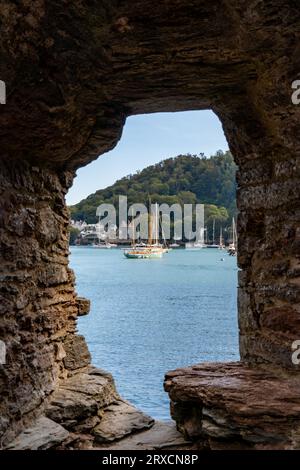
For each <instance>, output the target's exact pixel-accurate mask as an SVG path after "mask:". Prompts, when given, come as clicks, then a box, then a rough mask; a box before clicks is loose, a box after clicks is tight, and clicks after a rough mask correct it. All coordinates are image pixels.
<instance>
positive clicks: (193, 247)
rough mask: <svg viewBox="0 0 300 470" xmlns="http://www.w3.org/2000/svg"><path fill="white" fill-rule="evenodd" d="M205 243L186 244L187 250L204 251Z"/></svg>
mask: <svg viewBox="0 0 300 470" xmlns="http://www.w3.org/2000/svg"><path fill="white" fill-rule="evenodd" d="M203 246H204V245H203V243H201V242H195V243H190V242H189V243H186V244H185V249H186V250H202V248H203Z"/></svg>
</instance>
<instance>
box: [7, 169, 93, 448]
mask: <svg viewBox="0 0 300 470" xmlns="http://www.w3.org/2000/svg"><path fill="white" fill-rule="evenodd" d="M71 181H72V174H71V173H62V172H61V173H54V172H53V171H49V170H45V169H40V168H38V167H32V166H30V165H29V164H27V163H25V162H24V163H18V164H16V163H12V162H3V161H2V162H1V204H0V231H1V232H0V245H1V288H0V289H1V290H0V296H1V297H0V299H1V300H0V313H1V316H0V337H1V338H3V339H4V341H5V344H6V348H7V354H6V364H5V365H1V366H0V367H1V369H0V371H1V376H0V377H1V382H0V384H1V385H0V393H1V403H0V410H1V411H0V416H1V428H0V434H1V443H2V444H5V443H6V442H7V441H10V440H11V438H12V436H13V435H14V433H15V432H17V431H18V430H20V429H22V428H23V427H24V426H26V425H27V424H28V423H30V422H31V421H32V419H33V417H34V415H36V414H39V413H40V412H41V411H42V408H43V406H44V404H45V403H44V402H45V400H47V398H48V397H49V396H50V394H51V393H52V392H53V391H54V390H55V388H56V387H57V385H58V382H59V379H61V378H64V377H66V375H67V371H68V370H69V371H73V370H74V369H78V368H80V367H84V366H85V365H87V364H88V363H89V362H90V355H89V353H88V350H87V347H86V345H85V342H84V339H83V338H82V337H79V336H75V335H74V333H75V330H76V317H77V312H78V309H77V303H76V295H75V293H74V274H73V272H72V271H71V270H70V269H69V267H68V224H69V217H68V211H67V209H66V206H65V200H64V196H65V194H66V191H67V188H68V186H69V185H70V183H71Z"/></svg>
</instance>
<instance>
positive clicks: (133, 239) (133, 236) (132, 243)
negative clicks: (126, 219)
mask: <svg viewBox="0 0 300 470" xmlns="http://www.w3.org/2000/svg"><path fill="white" fill-rule="evenodd" d="M131 216H132V239H131V245H132V246H134V245H135V226H134V217H133V209H132V211H131Z"/></svg>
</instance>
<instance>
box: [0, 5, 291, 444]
mask: <svg viewBox="0 0 300 470" xmlns="http://www.w3.org/2000/svg"><path fill="white" fill-rule="evenodd" d="M299 24H300V13H299V11H298V9H297V6H296V4H295V2H293V1H292V0H276V1H274V2H262V1H259V0H255V1H254V0H253V1H250V2H249V1H242V2H241V1H237V0H223V1H221V2H220V1H209V2H208V1H206V0H202V1H199V2H192V1H188V0H186V1H177V0H165V1H163V2H157V5H154V4H153V1H151V2H150V1H149V0H139V1H137V2H120V1H118V0H113V1H111V0H110V1H108V0H107V1H103V2H101V3H100V2H96V1H95V2H90V3H89V6H85V5H84V4H82V2H80V1H79V0H78V1H73V2H66V5H61V4H57V3H56V2H47V1H42V0H41V1H38V2H35V4H34V5H33V4H32V5H31V4H29V3H28V2H27V1H25V0H24V1H23V2H21V3H19V2H18V3H17V2H14V1H9V0H3V1H2V25H1V63H0V79H1V80H4V81H5V83H6V90H7V104H5V105H1V109H0V136H1V163H0V165H1V175H0V178H1V186H0V187H1V210H0V229H1V238H0V243H1V268H2V269H1V271H2V273H1V290H0V295H1V302H0V312H1V330H0V331H1V339H3V340H4V341H5V343H6V346H7V364H6V365H5V366H2V367H1V389H0V390H1V405H0V409H1V422H0V433H1V435H2V441H3V443H4V444H5V443H7V442H9V441H10V440H11V438H12V437H13V436H14V435H15V434H16V433H18V432H19V431H20V430H21V429H23V428H24V427H25V426H27V425H29V424H31V423H32V421H33V419H34V418H35V417H36V416H37V415H38V414H40V413H43V410H44V408H45V406H46V404H47V401H48V400H49V397H50V396H51V394H52V393H53V391H54V390H55V389H57V387H58V384H59V382H60V381H61V380H64V379H65V378H66V377H67V376H70V375H73V374H74V373H76V371H82V370H83V369H84V368H85V367H87V366H88V364H89V353H88V351H87V348H86V346H85V342H84V339H83V338H81V337H79V336H77V335H76V317H77V315H78V312H79V311H80V308H79V301H78V299H77V297H76V294H75V292H74V276H73V273H72V272H71V271H70V269H69V268H68V243H67V238H68V237H67V228H68V214H67V210H66V206H65V201H64V196H65V194H66V191H67V189H68V188H69V187H70V185H71V184H72V179H73V177H74V172H75V171H76V169H77V168H78V167H80V166H82V165H84V164H86V163H88V162H90V161H91V160H93V159H95V158H96V157H97V156H98V155H99V154H101V153H103V152H105V151H107V150H108V149H110V148H112V147H113V146H114V145H115V144H116V142H117V141H118V139H119V138H120V135H121V132H122V126H123V124H124V122H125V119H126V117H127V116H129V115H132V114H138V113H146V112H157V111H178V110H191V109H208V108H211V109H213V110H214V111H215V113H216V114H217V115H218V116H219V118H220V119H221V121H222V123H223V127H224V131H225V134H226V137H227V140H228V142H229V146H230V149H231V151H232V153H233V154H234V155H235V158H236V161H237V163H238V165H239V174H238V185H239V189H238V207H239V212H240V214H239V221H238V231H239V260H238V262H239V266H240V268H241V269H242V272H241V273H240V279H239V291H240V294H239V327H240V348H241V357H242V361H243V363H242V364H239V365H237V366H235V365H232V366H224V365H215V366H211V367H210V366H203V369H201V368H200V372H199V371H198V372H197V374H198V378H197V380H198V382H199V387H200V385H201V384H202V385H203V390H206V391H207V390H208V393H209V396H210V398H209V400H208V399H207V398H205V396H204V395H205V393H206V392H205V391H203V390H202V389H201V387H200V388H199V393H198V395H197V397H198V398H197V397H195V396H193V395H191V396H190V400H191V403H195V401H197V400H199V403H200V405H199V409H200V410H202V407H203V406H204V407H205V408H206V409H207V404H208V402H209V403H210V404H211V403H213V406H212V410H213V409H214V408H217V403H215V404H214V399H213V397H214V391H215V393H216V394H217V395H218V394H220V393H221V394H222V395H223V394H224V393H225V391H224V389H223V388H220V387H219V385H218V384H217V383H216V376H217V377H219V378H221V379H222V378H223V380H225V379H226V380H230V384H231V385H230V389H231V390H233V392H232V393H233V395H232V396H230V397H229V398H228V400H230V401H231V402H232V400H233V397H235V398H236V396H237V395H238V398H236V403H238V405H237V406H236V407H233V408H230V407H229V406H228V403H227V402H226V400H225V401H224V403H223V404H222V403H219V402H218V406H219V407H221V410H220V412H219V414H218V413H217V415H215V417H214V415H213V411H212V410H210V411H209V412H208V415H209V417H208V418H207V419H206V421H205V420H204V421H205V422H204V421H203V416H202V415H203V410H202V411H201V412H200V414H199V415H198V416H197V422H198V423H199V426H198V428H197V429H193V435H194V436H195V437H196V438H197V439H198V438H199V436H200V435H201V436H202V435H203V433H204V435H205V438H206V439H208V441H209V442H210V443H211V444H210V445H213V444H212V442H213V441H214V440H217V439H218V438H222V439H224V438H227V439H233V440H238V441H241V440H243V439H244V435H245V434H247V435H250V434H251V432H253V433H254V434H253V436H254V437H253V438H251V439H252V440H251V439H250V440H249V439H248V440H247V439H246V441H245V445H250V446H253V445H256V444H255V443H257V442H262V445H266V446H268V445H269V446H271V445H273V444H274V443H275V444H276V445H278V446H281V447H283V446H288V447H293V446H294V447H297V446H298V442H297V438H296V437H295V430H296V428H297V426H298V422H299V412H298V411H297V406H296V403H297V400H300V398H299V394H298V392H297V390H299V387H298V382H299V380H300V379H298V375H297V374H296V373H295V372H296V371H297V369H298V368H297V366H296V365H293V364H292V362H291V352H292V351H291V343H292V341H293V340H294V339H298V336H299V334H300V333H299V332H298V330H299V258H298V256H299V227H298V221H299V209H298V207H297V206H298V202H299V191H298V189H297V183H298V184H299V159H298V158H297V157H298V153H299V142H298V140H297V137H298V136H299V133H300V132H299V131H300V124H299V123H300V120H299V115H300V111H299V110H300V107H299V106H298V107H297V106H295V105H293V104H292V102H291V93H292V89H291V83H292V81H293V80H295V79H296V78H297V75H298V74H299V70H298V63H299V54H300V51H299V47H298V44H297V35H298V32H299ZM246 363H247V364H249V365H250V366H251V365H252V366H254V368H253V367H252V368H250V369H249V368H248V366H246ZM258 364H260V365H259V366H258ZM275 371H276V373H275ZM182 374H187V375H189V377H190V376H195V375H197V374H196V373H195V372H191V370H188V371H180V372H178V373H176V372H175V373H173V374H172V375H171V376H168V379H167V383H166V387H167V388H168V389H169V390H170V394H171V398H172V399H173V401H175V402H176V403H178V402H180V400H182V397H183V395H184V394H182V393H181V392H182V389H181V388H180V383H181V381H180V377H178V376H179V375H182ZM199 374H200V375H199ZM201 374H202V375H201ZM203 374H204V376H205V377H206V378H207V377H208V379H207V380H206V381H205V380H204V379H203ZM237 376H238V377H239V380H237ZM228 377H230V379H229V378H228ZM209 378H210V379H209ZM278 382H280V383H278ZM253 383H255V384H256V385H255V387H256V389H259V387H260V384H262V390H264V395H263V396H262V397H261V400H260V409H261V410H263V414H264V416H267V417H268V419H266V423H267V424H266V426H265V428H264V427H263V431H261V433H260V434H259V435H258V434H257V433H256V434H255V432H254V431H253V429H254V427H255V426H256V424H257V418H256V416H257V415H255V413H254V412H253V408H255V402H256V400H253V402H251V400H250V401H249V406H248V408H247V413H248V414H247V413H246V415H247V419H248V421H247V426H246V427H245V423H244V422H242V421H243V420H242V419H240V420H237V421H235V424H234V425H232V428H233V429H234V430H232V429H231V430H230V431H228V422H230V423H231V422H232V420H231V418H232V417H231V413H236V414H237V415H239V416H244V415H243V413H244V412H245V409H244V408H243V406H244V397H245V394H248V393H250V394H251V393H252V391H253V389H252V388H251V384H253ZM211 384H213V386H212V387H211V388H210V385H211ZM234 384H236V385H235V386H236V388H235V386H234ZM214 387H215V388H214ZM269 388H271V389H272V390H277V391H278V393H277V392H276V393H277V394H275V395H276V396H274V400H273V401H274V403H275V402H276V406H275V405H274V406H273V408H270V412H269V414H268V404H267V398H266V396H265V392H266V389H269ZM239 390H242V394H241V393H239ZM185 395H186V394H185ZM207 400H208V401H207ZM282 402H284V406H279V404H282ZM193 406H194V405H193ZM222 406H223V409H222ZM179 408H180V410H179V411H178V409H177V414H176V411H174V417H176V419H177V420H178V423H179V425H180V426H181V427H183V428H185V430H187V428H188V426H187V423H188V421H189V419H190V416H192V417H193V419H194V418H195V415H194V413H193V412H191V407H190V403H189V402H188V401H185V402H184V401H182V403H181V405H180V406H179ZM279 408H281V411H280V412H279V411H278V410H279ZM224 410H230V412H229V418H228V420H229V421H228V420H227V421H226V419H227V418H226V419H225V418H224V416H225V414H226V413H227V414H226V416H227V415H228V412H227V411H226V413H225V412H224ZM198 411H199V410H198ZM198 411H197V413H198ZM253 415H254V418H253V419H252V421H251V416H252V417H253ZM274 416H275V417H276V419H277V421H278V422H280V423H284V424H283V428H282V429H283V431H282V433H281V434H280V436H279V437H278V435H277V437H276V435H274V434H272V433H271V434H272V436H271V437H270V436H269V434H268V432H267V431H266V429H269V428H268V426H269V424H268V423H269V422H270V420H271V422H272V419H275V418H274ZM232 419H233V418H232ZM222 420H223V421H222ZM224 420H225V421H224ZM277 421H276V423H277ZM221 422H222V423H223V424H222V425H221V424H220V423H221ZM222 426H223V427H225V428H226V429H227V430H226V432H227V434H226V432H224V433H223V434H222V430H220V428H222ZM251 435H252V434H251ZM276 439H277V440H276ZM275 444H274V445H275Z"/></svg>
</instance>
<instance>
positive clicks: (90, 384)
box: [46, 367, 118, 431]
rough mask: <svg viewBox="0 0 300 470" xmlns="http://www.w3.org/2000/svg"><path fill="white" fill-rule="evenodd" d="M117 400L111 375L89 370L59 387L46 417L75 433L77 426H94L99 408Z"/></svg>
mask: <svg viewBox="0 0 300 470" xmlns="http://www.w3.org/2000/svg"><path fill="white" fill-rule="evenodd" d="M117 399H118V393H117V392H116V389H115V385H114V381H113V378H112V376H111V375H110V374H108V373H107V372H105V371H103V370H101V369H96V368H94V367H89V368H87V370H86V371H84V372H80V373H78V374H75V375H73V376H72V377H69V378H68V379H67V380H65V381H63V382H62V383H61V384H60V386H59V388H58V389H57V390H56V391H55V392H54V394H53V396H52V399H51V402H50V405H49V406H48V408H47V410H46V415H47V416H48V417H49V418H50V419H53V421H56V422H58V423H60V424H62V425H63V426H65V427H66V428H67V429H69V430H72V431H73V430H76V427H77V426H81V428H82V427H83V428H84V429H85V430H88V429H89V428H93V427H94V426H95V425H96V424H97V422H95V417H97V415H98V413H99V412H100V411H101V409H103V408H104V407H105V406H108V405H110V404H111V403H114V402H115V401H116V400H117ZM91 417H94V419H93V420H92V419H91ZM87 420H88V421H87ZM99 421H100V419H99Z"/></svg>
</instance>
